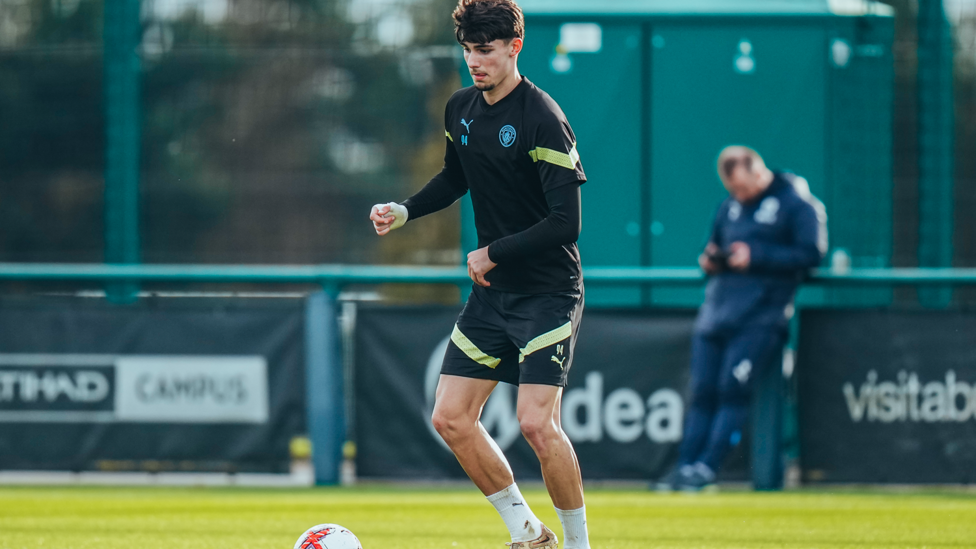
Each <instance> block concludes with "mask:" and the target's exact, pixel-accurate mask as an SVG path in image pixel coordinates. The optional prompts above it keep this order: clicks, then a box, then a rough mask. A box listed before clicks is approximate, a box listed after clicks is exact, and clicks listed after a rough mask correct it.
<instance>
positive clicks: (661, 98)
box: [650, 24, 827, 305]
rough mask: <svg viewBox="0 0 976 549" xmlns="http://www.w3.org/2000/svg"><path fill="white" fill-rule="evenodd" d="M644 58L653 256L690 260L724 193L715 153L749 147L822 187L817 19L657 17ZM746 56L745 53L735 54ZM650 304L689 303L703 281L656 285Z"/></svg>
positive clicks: (821, 38)
mask: <svg viewBox="0 0 976 549" xmlns="http://www.w3.org/2000/svg"><path fill="white" fill-rule="evenodd" d="M651 43H652V60H651V65H652V67H651V75H652V76H651V109H650V116H651V143H652V145H651V162H650V170H651V175H650V182H651V183H650V184H651V239H650V247H651V249H650V257H651V263H652V264H653V265H654V266H658V267H665V266H667V267H672V266H693V265H697V257H698V254H699V253H700V252H701V250H702V248H703V246H704V244H705V242H706V240H707V237H708V234H709V231H710V229H711V225H712V220H713V217H714V214H715V210H716V208H717V207H718V205H719V204H720V203H721V201H722V200H723V199H724V198H725V197H726V196H727V193H726V191H725V189H724V188H723V187H722V185H721V182H720V181H719V179H718V175H717V174H716V166H715V160H716V158H717V156H718V153H719V151H720V150H721V149H722V148H723V147H724V146H726V145H731V144H744V145H748V146H751V147H753V148H754V149H756V150H757V151H758V152H759V154H761V155H762V156H763V158H764V159H765V160H766V163H767V165H768V166H769V167H771V168H773V169H777V168H778V169H789V170H792V171H795V172H796V173H798V174H800V175H802V176H804V177H806V178H807V180H808V181H809V182H810V186H811V190H812V191H813V192H814V194H822V192H823V190H824V188H825V166H824V163H825V151H824V149H825V145H824V142H825V133H824V132H825V128H824V113H825V111H824V109H825V99H824V97H825V84H824V82H825V74H824V72H825V70H826V68H825V65H826V51H827V46H826V35H825V31H824V30H823V29H822V28H814V27H802V26H801V27H797V28H789V27H781V26H780V27H775V28H774V27H762V26H738V27H735V28H728V27H711V26H679V25H673V26H672V25H663V24H662V25H659V26H655V27H654V28H653V31H652V39H651ZM743 56H745V57H747V58H748V59H745V60H743V59H741V58H742V57H743ZM652 296H653V297H652V299H653V302H654V303H655V304H663V305H696V304H698V303H700V301H701V298H702V293H701V291H700V290H671V289H658V290H655V291H654V292H653V294H652Z"/></svg>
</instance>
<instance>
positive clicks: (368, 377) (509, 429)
mask: <svg viewBox="0 0 976 549" xmlns="http://www.w3.org/2000/svg"><path fill="white" fill-rule="evenodd" d="M457 314H458V309H457V308H454V307H416V308H411V307H363V308H361V309H360V310H359V312H358V313H357V326H356V348H355V363H356V368H355V371H356V374H355V375H356V379H355V387H356V407H355V410H356V422H355V438H356V440H357V443H358V448H359V452H358V454H357V472H358V474H359V475H360V476H363V477H387V478H417V479H422V478H464V477H465V474H464V471H463V470H462V469H461V467H460V465H458V463H457V460H455V458H454V456H453V455H452V454H451V453H450V451H449V450H448V449H447V447H446V446H444V445H443V443H442V442H441V440H440V437H439V436H438V435H437V433H436V432H435V431H434V430H433V427H432V426H431V424H430V414H431V412H432V411H433V402H434V391H435V389H436V387H437V380H438V375H439V372H440V365H441V359H442V358H443V356H444V350H445V349H446V347H447V344H448V340H449V337H450V334H451V330H452V328H453V325H454V322H455V320H456V319H457ZM693 319H694V311H673V312H665V313H649V312H636V311H612V310H587V311H586V312H585V313H584V315H583V321H582V326H581V328H580V335H579V340H578V343H577V346H576V358H575V360H574V363H573V367H572V371H571V373H570V376H569V386H568V387H567V389H566V392H565V394H564V395H563V416H562V425H563V429H564V430H565V431H566V433H567V435H568V436H569V437H570V439H571V440H572V441H573V445H574V447H575V448H576V452H577V454H578V456H579V460H580V466H581V468H582V470H583V475H584V477H585V478H587V479H649V478H656V477H658V476H659V475H661V474H662V473H663V472H665V470H666V469H667V468H668V467H670V466H671V464H672V463H673V462H674V459H675V457H676V449H677V443H678V442H679V441H680V440H681V426H682V419H683V415H684V407H685V399H684V392H685V388H686V386H687V381H688V380H687V377H688V371H689V368H688V360H689V353H690V341H691V332H692V321H693ZM516 398H517V390H516V389H515V388H514V387H512V386H510V385H507V384H499V386H498V387H497V388H496V389H495V392H494V393H493V394H492V396H491V398H490V399H489V401H488V403H487V405H486V406H485V409H484V411H483V414H482V423H483V424H484V426H485V428H486V429H487V430H488V432H489V433H490V434H491V435H492V436H493V437H494V439H495V441H496V442H497V443H498V445H499V446H500V447H501V448H502V450H503V451H504V452H505V455H506V456H507V457H508V459H509V461H510V462H511V465H512V469H513V470H514V472H515V474H516V476H517V478H541V475H540V471H539V462H538V460H537V459H536V457H535V454H534V453H533V452H532V450H531V448H530V447H529V445H528V443H526V442H525V440H524V438H523V437H522V435H521V432H520V430H519V425H518V420H517V419H516V416H515V403H516ZM742 465H743V461H742V458H741V455H740V456H738V460H736V459H735V458H733V462H732V463H729V465H728V466H727V471H726V475H732V476H736V475H737V476H738V477H739V478H743V477H744V471H743V467H742Z"/></svg>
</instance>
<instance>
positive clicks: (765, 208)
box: [752, 196, 779, 225]
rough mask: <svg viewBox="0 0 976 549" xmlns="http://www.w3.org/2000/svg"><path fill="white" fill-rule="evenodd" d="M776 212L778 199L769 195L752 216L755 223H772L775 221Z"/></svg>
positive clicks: (777, 210)
mask: <svg viewBox="0 0 976 549" xmlns="http://www.w3.org/2000/svg"><path fill="white" fill-rule="evenodd" d="M777 213H779V199H778V198H776V197H775V196H770V197H769V198H767V199H765V200H763V201H762V204H760V205H759V209H758V210H756V214H755V215H754V216H752V217H753V219H755V220H756V223H762V224H764V225H772V224H773V223H776V214H777Z"/></svg>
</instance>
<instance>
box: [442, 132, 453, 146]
mask: <svg viewBox="0 0 976 549" xmlns="http://www.w3.org/2000/svg"><path fill="white" fill-rule="evenodd" d="M444 135H446V136H447V138H448V139H450V140H451V143H454V138H453V137H451V132H449V131H447V130H444Z"/></svg>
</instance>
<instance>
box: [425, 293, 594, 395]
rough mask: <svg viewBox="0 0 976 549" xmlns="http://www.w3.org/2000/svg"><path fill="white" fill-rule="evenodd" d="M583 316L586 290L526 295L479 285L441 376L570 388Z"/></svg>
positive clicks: (460, 318) (449, 348)
mask: <svg viewBox="0 0 976 549" xmlns="http://www.w3.org/2000/svg"><path fill="white" fill-rule="evenodd" d="M582 316H583V290H582V288H581V289H580V291H579V292H567V293H555V294H531V295H525V294H512V293H506V292H498V291H495V290H491V289H489V288H482V287H481V286H474V289H473V290H472V292H471V296H470V297H469V298H468V302H467V303H465V305H464V309H463V310H462V311H461V315H460V316H458V321H457V324H456V325H455V326H454V332H453V333H452V334H451V342H450V343H449V344H448V346H447V352H446V353H445V354H444V364H443V366H441V373H442V374H446V375H452V376H461V377H473V378H477V379H492V380H496V381H504V382H505V383H511V384H512V385H519V384H520V383H535V384H539V385H555V386H557V387H565V386H566V379H567V375H568V374H569V368H570V366H572V365H573V349H574V348H575V347H576V333H577V330H578V329H579V323H580V318H582Z"/></svg>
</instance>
